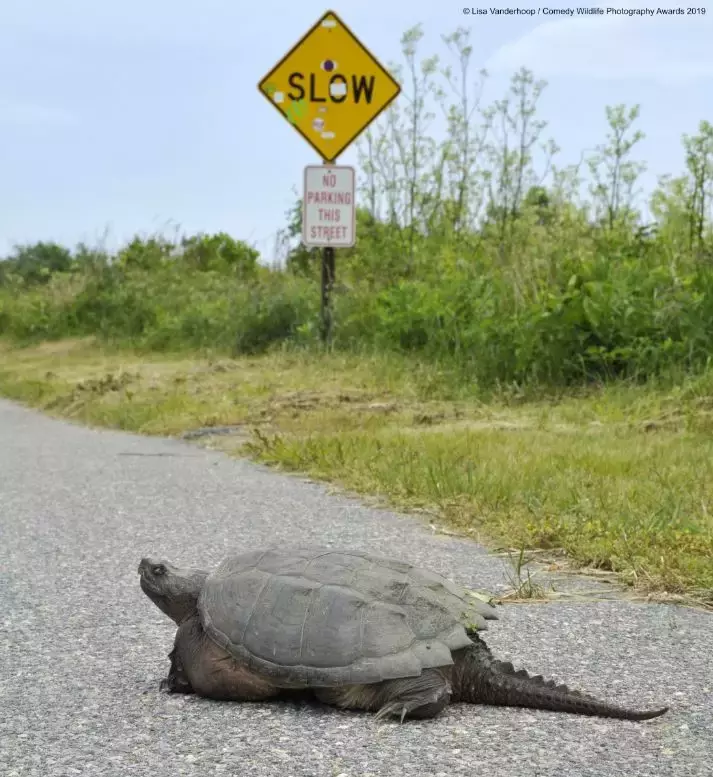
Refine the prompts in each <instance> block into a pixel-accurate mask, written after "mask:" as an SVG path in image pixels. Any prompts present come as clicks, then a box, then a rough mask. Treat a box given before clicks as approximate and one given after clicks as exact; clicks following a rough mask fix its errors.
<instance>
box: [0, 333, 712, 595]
mask: <svg viewBox="0 0 713 777" xmlns="http://www.w3.org/2000/svg"><path fill="white" fill-rule="evenodd" d="M0 356H1V357H2V362H3V366H2V368H0V392H2V393H3V394H4V395H5V396H9V397H12V398H15V399H18V400H20V401H23V402H26V403H28V404H30V405H32V406H35V407H38V408H40V409H43V410H45V411H47V412H49V413H51V414H54V415H57V416H61V417H67V418H73V419H76V420H79V421H82V422H85V423H88V424H92V425H97V426H103V427H109V428H117V429H126V430H131V431H137V432H142V433H146V434H177V433H180V432H182V431H185V430H188V429H192V428H196V427H202V426H212V425H226V424H239V425H241V427H242V429H243V430H244V433H243V434H242V435H239V436H237V437H236V438H225V439H220V440H217V442H216V443H215V445H217V446H219V447H222V448H223V449H225V450H227V451H228V452H232V453H240V454H245V453H249V454H250V455H252V456H254V457H255V458H257V459H259V460H261V461H264V462H267V463H270V464H273V465H276V466H280V467H283V468H285V469H288V470H293V471H298V472H303V473H306V474H308V475H310V476H313V477H316V478H319V479H323V480H325V481H329V482H333V483H336V484H339V485H341V486H343V487H345V488H347V489H349V490H352V491H355V492H358V493H361V494H364V495H373V496H377V497H381V498H383V499H385V500H386V501H387V502H388V503H390V504H392V505H395V506H398V507H403V508H421V509H426V510H428V511H431V512H433V513H435V514H436V515H438V516H439V519H440V520H441V521H442V522H444V523H446V524H448V525H450V526H451V527H454V528H455V529H456V530H458V531H459V532H463V533H465V534H469V535H471V536H473V537H475V538H477V539H479V540H481V541H483V542H486V543H487V544H489V545H490V546H491V547H493V548H518V547H527V548H543V549H555V548H562V549H564V550H565V551H566V553H567V555H568V557H569V559H570V560H571V561H572V562H573V563H574V564H575V565H578V566H580V567H596V568H598V569H603V570H612V571H614V572H616V573H617V574H618V575H619V576H620V577H621V579H622V580H625V581H627V582H630V583H631V584H632V585H634V586H636V587H637V588H639V589H641V590H645V591H667V592H671V593H680V594H687V595H692V596H696V597H698V598H699V599H701V600H705V601H708V602H713V564H712V563H711V559H712V558H713V518H711V510H712V509H713V437H711V435H710V431H711V428H712V426H713V421H712V418H713V416H712V414H711V402H710V400H709V399H708V397H709V396H710V385H711V376H710V375H703V376H702V377H699V378H698V379H697V380H695V381H693V380H691V381H689V382H687V383H685V384H684V385H683V386H682V387H679V388H673V389H665V388H663V387H660V388H654V387H651V386H648V387H646V386H626V385H622V384H617V385H615V386H612V387H604V388H600V389H597V390H588V391H586V392H585V391H582V392H580V396H569V397H566V398H560V399H541V400H539V401H527V402H526V401H522V400H518V401H513V399H512V398H511V397H507V396H506V395H503V396H501V397H499V398H491V399H490V400H489V401H487V402H484V401H482V400H481V399H480V398H478V397H477V396H476V395H475V394H472V395H470V396H468V393H467V392H466V391H465V390H462V391H461V392H460V395H459V396H458V398H457V399H453V398H451V397H449V394H452V393H453V387H452V386H449V385H448V381H447V380H446V381H444V379H443V376H442V375H440V374H439V373H438V370H437V369H436V368H435V367H429V366H428V365H426V364H419V363H414V362H409V361H408V360H406V359H403V360H400V359H394V358H388V359H386V358H384V359H379V358H377V357H373V358H366V357H364V358H360V357H357V356H353V355H352V356H349V355H338V354H323V355H322V356H318V355H315V354H311V355H310V354H307V353H302V354H295V353H273V354H270V355H266V356H261V357H253V358H241V359H227V358H221V357H217V356H216V357H209V356H207V357H204V358H196V357H192V358H190V357H187V356H186V355H185V354H179V355H171V354H161V355H159V356H157V355H152V356H147V355H146V354H136V353H133V352H129V351H118V350H110V349H107V348H106V347H103V348H102V347H99V346H98V345H96V344H94V343H93V342H92V341H81V340H80V341H65V342H59V343H54V344H44V345H39V346H32V347H29V348H17V347H13V346H10V345H8V344H5V345H2V346H0ZM443 397H446V398H443ZM246 440H247V444H246Z"/></svg>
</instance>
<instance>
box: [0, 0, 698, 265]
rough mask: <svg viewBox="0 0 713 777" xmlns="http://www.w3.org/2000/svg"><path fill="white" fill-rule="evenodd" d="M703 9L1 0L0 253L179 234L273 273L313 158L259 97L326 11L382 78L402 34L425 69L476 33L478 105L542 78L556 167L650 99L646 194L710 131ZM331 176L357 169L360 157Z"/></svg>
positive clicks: (351, 157) (349, 157)
mask: <svg viewBox="0 0 713 777" xmlns="http://www.w3.org/2000/svg"><path fill="white" fill-rule="evenodd" d="M696 5H697V6H698V7H699V8H701V9H705V10H706V11H707V13H706V14H705V15H703V14H698V15H683V16H654V17H642V16H626V15H612V14H610V15H605V16H599V17H593V16H586V17H583V16H579V17H577V16H573V17H562V16H547V15H544V13H543V11H541V12H540V13H539V14H537V15H535V16H524V15H521V16H518V15H494V14H492V13H491V12H490V10H489V9H491V8H506V7H510V8H518V7H519V8H523V9H536V8H540V9H544V8H545V6H536V5H535V4H534V3H533V2H532V0H521V2H520V4H519V5H517V4H515V3H512V4H510V5H508V4H506V3H502V2H496V0H490V2H489V3H488V4H486V3H475V2H473V0H470V3H469V4H468V8H469V9H473V10H475V9H478V8H482V9H488V13H487V14H485V15H482V14H474V13H470V14H465V13H464V12H463V8H464V0H456V1H455V2H454V1H453V0H441V1H440V2H434V1H433V0H408V2H405V1H404V0H342V2H340V3H339V4H335V5H333V6H330V5H326V4H325V3H324V1H323V2H315V1H314V0H301V2H299V3H295V2H294V1H293V0H291V1H290V2H287V1H286V0H272V2H270V3H247V2H245V0H149V2H147V0H101V2H98V1H97V0H2V2H1V3H0V256H4V255H7V254H8V253H9V252H10V251H11V249H12V246H13V245H16V244H25V243H32V242H36V241H39V240H46V241H49V240H54V241H57V242H60V243H63V244H65V245H67V246H70V247H72V246H75V245H76V244H77V243H78V242H80V241H82V242H85V243H88V244H90V245H97V244H101V243H103V244H104V245H107V246H108V247H110V248H111V247H115V246H117V245H118V244H121V243H123V242H125V241H126V240H129V239H131V237H132V236H134V235H136V234H141V235H148V234H153V233H156V232H163V233H165V234H171V233H173V232H174V231H176V230H178V231H180V232H183V233H196V232H209V233H210V232H217V231H226V232H229V233H230V234H232V235H233V236H234V237H237V238H240V239H243V240H246V241H248V242H250V243H251V244H253V245H254V246H255V247H256V248H257V249H258V250H259V251H260V252H261V254H262V256H263V259H265V260H267V261H270V260H271V259H272V257H273V251H274V243H275V234H276V232H277V230H278V229H280V228H282V227H284V225H285V212H286V211H287V209H288V208H289V207H291V206H292V205H293V204H294V202H295V199H296V197H297V196H299V194H298V192H299V188H300V187H301V181H302V174H303V169H304V167H305V165H309V164H315V163H319V162H320V161H321V160H320V159H318V158H317V156H316V153H315V152H314V151H313V149H312V148H311V147H310V146H309V144H308V143H307V142H306V141H305V140H304V139H303V138H302V137H301V136H300V135H299V134H298V133H297V132H296V131H295V130H294V129H293V128H292V127H291V126H290V125H289V124H288V122H287V121H286V120H285V119H284V118H282V117H281V116H280V115H279V114H278V112H277V111H275V110H274V108H273V107H272V106H271V105H269V104H268V101H267V100H265V98H264V97H263V96H261V95H260V93H259V92H258V90H257V83H258V81H259V80H260V79H261V78H262V77H263V76H264V75H265V74H266V73H267V72H268V71H269V70H270V69H271V68H272V67H273V65H275V64H276V63H277V62H278V61H279V60H280V59H281V58H282V56H283V55H284V54H286V53H287V51H288V50H289V49H290V48H291V47H292V46H293V45H294V44H295V43H296V42H297V41H298V40H299V38H300V37H301V36H302V35H303V34H304V33H305V32H306V31H307V30H308V29H309V28H310V27H311V26H312V25H313V24H314V23H315V22H316V21H317V20H318V19H319V18H320V17H321V16H322V14H323V13H325V12H326V11H327V10H330V9H331V10H334V11H336V13H338V14H339V15H340V16H341V17H342V18H343V20H344V21H345V22H346V24H347V25H349V26H350V27H351V29H352V30H353V31H354V33H355V34H356V35H357V36H358V37H359V38H360V39H361V40H362V41H363V42H364V43H365V44H366V45H367V46H368V47H369V48H370V49H371V51H372V52H373V53H374V55H375V56H376V57H377V58H378V59H379V60H380V61H381V62H382V63H383V64H385V65H388V64H390V63H393V62H401V61H402V59H401V54H400V44H399V40H400V37H401V34H402V33H403V32H404V31H405V30H406V29H408V28H410V27H412V26H414V25H416V24H418V23H421V24H422V27H423V30H424V33H425V34H424V38H423V40H422V42H421V44H420V48H419V51H420V52H421V54H422V56H424V57H425V56H429V55H431V54H439V55H441V56H442V57H443V59H444V62H445V61H446V58H447V50H446V48H445V46H444V44H443V43H442V40H441V36H442V35H446V34H448V33H450V32H453V31H454V30H455V29H456V28H458V27H461V26H463V27H468V28H469V29H471V30H472V33H471V42H472V44H473V46H474V54H473V75H474V78H475V75H476V73H477V71H478V70H479V69H480V68H486V69H487V70H488V71H489V73H490V78H489V79H488V81H487V85H486V89H485V92H484V102H486V103H489V102H492V101H494V100H496V99H500V98H501V97H502V96H504V94H505V93H506V91H507V88H508V84H509V80H510V77H511V76H512V74H513V73H514V72H515V71H517V70H518V69H519V68H520V67H522V66H525V67H528V68H530V69H531V70H532V71H533V72H534V74H535V76H536V77H537V78H543V79H545V80H547V82H548V86H547V88H546V89H545V91H544V93H543V95H542V98H541V100H540V111H539V116H540V118H542V119H544V120H546V121H547V122H548V127H547V130H546V132H545V136H551V137H554V138H555V140H556V141H557V143H558V144H559V146H560V147H561V149H562V152H561V154H560V155H559V162H560V164H563V163H568V162H576V161H578V159H579V158H580V155H581V153H582V151H583V150H585V149H593V148H594V147H595V146H596V145H597V144H599V143H602V142H603V141H604V140H605V136H606V132H607V124H606V118H605V111H604V109H605V106H606V105H609V104H616V103H626V104H627V105H633V104H636V103H639V104H641V119H640V123H639V125H638V126H639V127H640V129H641V130H642V131H644V132H645V133H646V138H645V140H644V141H642V143H641V144H640V146H639V147H638V158H639V159H642V160H644V161H646V162H647V164H648V168H649V170H648V172H647V174H646V175H645V177H644V179H643V181H642V182H643V184H644V186H645V187H647V188H648V189H650V188H652V187H653V186H654V185H655V183H656V180H657V176H658V175H661V174H664V173H674V174H678V173H680V172H681V171H682V169H683V152H682V147H681V136H682V134H683V133H687V134H693V133H695V132H696V130H697V127H698V124H699V122H700V121H701V119H708V120H711V121H713V45H711V43H710V42H711V40H713V2H711V0H705V1H703V0H698V1H697V3H696ZM568 7H573V8H576V6H568V5H567V4H565V3H560V2H555V3H550V5H549V6H547V8H550V9H563V8H568ZM602 7H603V8H606V7H611V8H617V9H625V8H631V9H635V8H640V9H641V8H647V7H648V8H677V7H679V5H678V4H677V3H675V2H669V0H652V5H650V6H646V5H645V4H643V3H641V4H637V3H628V2H621V0H618V1H617V0H614V2H613V3H612V5H610V6H606V5H604V6H602ZM680 7H681V8H684V9H685V8H686V7H687V6H686V5H685V4H684V5H681V6H680ZM403 86H404V91H405V92H407V91H408V87H407V85H403ZM399 99H403V97H400V98H399ZM339 163H340V164H356V163H357V157H356V152H355V150H354V147H352V148H350V149H349V150H347V152H345V154H344V155H343V156H341V157H340V158H339Z"/></svg>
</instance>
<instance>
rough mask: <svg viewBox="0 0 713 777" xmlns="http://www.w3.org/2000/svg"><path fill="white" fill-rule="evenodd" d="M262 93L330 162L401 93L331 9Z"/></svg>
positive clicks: (261, 85) (271, 74)
mask: <svg viewBox="0 0 713 777" xmlns="http://www.w3.org/2000/svg"><path fill="white" fill-rule="evenodd" d="M258 89H259V90H260V91H261V92H262V94H264V95H265V97H266V98H267V99H268V100H269V101H270V102H271V103H272V104H273V105H274V106H275V108H277V110H278V111H279V112H280V113H281V114H282V115H283V116H284V117H285V118H286V119H287V120H288V121H289V122H290V124H292V126H293V127H294V128H295V129H296V130H297V131H298V132H299V133H300V135H302V137H303V138H304V139H305V140H306V141H307V142H308V143H309V144H310V145H311V146H312V148H313V149H314V150H315V151H316V152H317V153H318V154H319V155H320V156H321V157H322V159H323V160H326V161H327V162H333V161H334V160H335V159H336V158H337V157H338V156H339V155H340V154H341V153H342V152H343V151H344V149H345V148H346V147H347V146H348V145H349V144H350V143H352V141H354V140H355V139H356V137H357V136H358V135H359V134H360V133H361V132H363V130H365V129H366V128H367V126H368V125H369V124H371V122H372V121H374V119H375V118H376V117H377V116H378V115H379V114H380V113H381V112H382V111H383V110H384V108H386V107H387V106H388V105H389V103H391V102H392V101H393V100H394V99H395V98H396V97H397V96H398V94H399V92H400V91H401V87H400V86H399V85H398V84H397V83H396V81H394V79H393V78H392V77H391V75H390V74H389V73H388V72H387V71H386V70H385V69H384V67H383V66H382V65H381V64H380V63H379V62H378V60H377V59H376V57H374V56H373V55H372V54H371V53H370V52H369V51H368V49H367V48H366V47H365V46H364V44H363V43H361V42H360V41H359V39H358V38H357V37H356V35H354V33H353V32H352V31H351V30H350V29H349V28H348V27H347V26H346V24H344V22H343V21H342V20H341V19H340V18H339V17H338V16H337V14H335V13H334V11H327V13H326V14H325V15H324V16H323V17H322V18H321V19H320V20H319V21H318V22H317V23H316V24H315V25H314V27H312V29H311V30H309V32H308V33H307V34H306V35H305V36H304V37H303V38H302V40H300V41H299V43H297V45H296V46H294V48H293V49H292V50H291V51H290V52H288V53H287V54H286V55H285V56H284V57H283V58H282V60H280V62H278V63H277V65H275V67H274V68H273V69H272V70H271V71H270V72H269V73H268V74H267V75H266V76H265V78H263V79H262V81H260V83H259V84H258Z"/></svg>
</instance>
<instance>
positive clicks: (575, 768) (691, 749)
mask: <svg viewBox="0 0 713 777" xmlns="http://www.w3.org/2000/svg"><path fill="white" fill-rule="evenodd" d="M274 543H285V544H293V543H323V544H328V545H334V546H350V547H356V548H366V549H370V550H373V551H377V552H380V553H385V554H388V555H391V556H396V557H401V558H405V559H408V560H412V561H416V562H418V563H421V564H423V565H426V566H428V567H430V568H432V569H435V570H437V571H439V572H442V573H445V574H447V575H449V576H450V577H452V578H453V579H455V580H457V581H458V582H461V583H463V584H465V585H468V586H470V587H472V588H489V589H491V590H498V588H502V587H503V584H504V574H503V573H504V569H503V563H502V562H501V561H500V560H499V559H495V558H492V557H488V556H487V555H486V554H485V553H484V551H483V550H482V549H480V548H478V547H477V546H475V545H474V544H472V543H470V542H467V541H464V540H460V539H455V538H453V537H444V536H441V535H434V534H433V533H432V532H430V531H429V529H428V528H427V527H425V526H424V525H422V524H421V523H420V522H419V521H417V520H415V519H412V518H407V517H403V516H398V515H394V514H392V513H388V512H384V511H381V510H372V509H367V508H365V507H363V506H361V505H360V504H359V503H358V502H357V501H356V500H353V499H347V498H342V497H335V496H331V495H328V494H327V492H326V490H325V489H324V488H323V487H321V486H319V485H316V484H312V483H308V482H305V481H303V480H300V479H297V478H293V477H290V476H281V475H279V474H275V473H273V472H270V471H268V470H266V469H264V468H261V467H258V466H254V465H252V464H250V463H247V462H243V461H236V460H232V459H230V458H228V457H226V456H224V455H222V454H219V453H216V452H212V451H208V450H204V449H202V448H199V447H198V446H196V445H195V444H189V443H186V442H179V441H176V440H160V439H150V438H142V437H138V436H132V435H127V434H119V433H114V432H106V431H96V430H91V429H86V428H82V427H79V426H75V425H71V424H66V423H63V422H58V421H54V420H50V419H48V418H45V417H43V416H41V415H39V414H36V413H34V412H32V411H29V410H26V409H24V408H21V407H18V406H17V405H14V404H11V403H8V402H5V401H2V400H0V774H2V775H3V777H11V776H21V777H33V776H34V775H37V776H38V777H40V776H41V777H64V776H65V775H77V774H80V775H87V776H88V777H89V776H91V777H94V775H97V776H99V775H117V776H122V777H123V776H124V775H125V776H126V777H141V776H142V775H152V777H156V775H160V776H162V775H166V776H167V777H169V776H170V777H174V776H175V775H196V777H198V775H200V776H201V777H206V776H207V775H258V776H260V777H266V776H268V775H276V776H277V775H280V777H290V776H291V775H293V776H294V777H297V775H300V776H302V775H310V776H312V777H322V776H323V775H324V777H337V776H339V775H341V777H357V776H359V777H367V775H410V774H414V773H416V774H418V775H421V776H425V775H440V776H444V777H445V775H476V774H484V775H488V777H513V776H515V777H519V776H520V775H548V776H549V775H553V776H554V775H558V776H561V775H569V776H570V777H585V776H586V777H595V775H596V776H597V777H598V776H599V775H626V777H638V776H639V775H652V776H653V775H656V776H657V777H660V776H663V775H681V777H683V776H684V775H686V776H687V777H693V776H694V775H696V776H698V775H701V776H702V775H711V774H713V694H712V691H713V617H711V616H710V615H709V614H707V613H702V612H699V611H695V610H691V609H685V608H680V607H675V606H671V605H650V604H633V603H627V602H623V601H603V602H595V603H584V604H581V603H577V604H574V603H567V604H560V603H556V604H546V605H511V606H508V607H505V608H503V609H502V611H501V616H500V617H501V620H500V621H499V622H496V623H494V624H493V625H492V627H491V629H490V630H489V631H488V633H487V634H486V635H485V636H486V639H487V641H488V643H489V645H490V647H491V648H492V649H493V651H494V652H496V654H498V655H499V656H500V657H502V658H505V659H510V660H513V661H514V662H515V663H516V665H518V664H519V665H524V666H525V667H526V668H528V669H529V670H531V671H536V672H542V673H544V674H545V675H549V676H554V677H555V678H556V679H558V680H560V681H563V682H567V683H568V684H569V685H570V687H579V688H582V689H583V690H587V691H589V692H591V693H596V694H597V695H600V696H603V697H606V698H608V699H611V700H613V701H617V702H620V703H625V704H629V705H632V706H636V707H651V706H660V705H661V704H670V705H671V707H672V709H671V711H670V712H669V713H668V714H667V715H665V716H664V717H663V718H659V719H657V720H654V721H651V722H646V723H629V722H619V721H607V720H601V719H595V718H583V717H578V716H573V715H563V714H558V713H548V712H535V711H530V710H522V709H512V708H509V709H505V708H493V707H480V706H465V705H459V706H454V707H452V708H450V709H449V710H447V711H446V713H445V714H443V715H442V716H441V717H440V718H438V719H435V720H430V721H424V722H411V723H406V724H404V725H399V724H398V723H391V722H389V723H382V724H377V723H375V722H374V721H373V718H372V717H371V716H369V715H365V714H360V713H351V712H339V711H336V710H332V709H330V708H326V707H317V706H310V705H307V704H299V705H298V704H294V703H279V702H278V703H270V704H242V705H241V704H234V703H218V702H211V701H208V700H201V699H198V698H195V697H181V696H176V697H174V696H170V695H166V694H163V693H159V691H158V683H159V681H160V679H161V678H162V677H163V676H164V675H165V673H166V671H167V668H168V660H167V658H166V656H167V653H168V652H169V650H170V649H171V647H172V640H173V635H174V628H173V625H172V623H171V622H170V621H169V620H168V618H166V617H165V616H163V615H162V614H161V613H160V611H159V610H158V609H157V608H156V607H155V606H154V605H153V604H152V603H151V602H150V601H149V600H148V599H147V598H146V597H145V596H144V595H143V593H142V592H141V590H140V588H139V584H138V575H137V565H138V562H139V560H140V558H141V557H142V556H145V555H157V556H161V557H165V558H169V559H171V560H173V561H174V562H176V563H180V564H184V565H196V566H203V567H206V568H211V567H212V566H213V565H215V564H216V563H217V562H218V561H219V560H220V559H221V558H222V557H223V556H224V555H225V554H226V553H228V552H232V551H241V550H246V549H251V548H255V547H262V546H265V545H267V544H274Z"/></svg>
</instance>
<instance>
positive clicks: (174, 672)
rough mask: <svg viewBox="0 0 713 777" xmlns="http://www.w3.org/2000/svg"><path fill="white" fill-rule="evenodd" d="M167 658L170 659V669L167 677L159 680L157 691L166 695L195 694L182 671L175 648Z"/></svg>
mask: <svg viewBox="0 0 713 777" xmlns="http://www.w3.org/2000/svg"><path fill="white" fill-rule="evenodd" d="M168 657H169V658H170V659H171V667H170V669H169V670H168V677H166V678H164V679H163V680H161V683H160V685H159V690H160V691H166V692H167V693H195V691H194V690H193V688H192V687H191V684H190V682H189V680H188V677H187V676H186V673H185V672H184V671H183V666H182V665H181V663H180V660H179V658H178V654H177V651H176V648H175V647H174V648H173V650H172V651H171V652H170V653H169V654H168Z"/></svg>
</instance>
